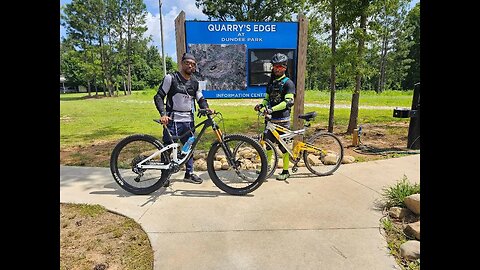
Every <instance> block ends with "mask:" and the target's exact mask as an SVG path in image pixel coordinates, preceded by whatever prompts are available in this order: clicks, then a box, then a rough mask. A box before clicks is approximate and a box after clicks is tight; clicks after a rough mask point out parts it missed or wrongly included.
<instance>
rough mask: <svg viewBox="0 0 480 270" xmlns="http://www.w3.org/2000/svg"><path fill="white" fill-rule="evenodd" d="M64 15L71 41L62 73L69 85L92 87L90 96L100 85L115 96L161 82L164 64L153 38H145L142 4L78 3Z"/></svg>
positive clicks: (135, 0) (129, 0)
mask: <svg viewBox="0 0 480 270" xmlns="http://www.w3.org/2000/svg"><path fill="white" fill-rule="evenodd" d="M62 11H63V14H62V15H61V19H62V25H63V26H64V27H65V28H66V32H67V38H65V39H64V40H62V42H61V44H63V46H61V52H60V54H61V68H62V70H61V72H62V74H64V75H65V77H66V78H67V80H68V81H69V82H71V83H73V84H76V85H88V91H89V93H90V88H91V86H94V87H95V88H97V87H99V88H100V89H102V90H103V91H104V94H105V95H109V96H112V95H114V94H117V95H118V93H119V89H123V91H124V93H125V94H129V93H130V92H131V90H139V89H144V88H146V87H152V88H153V87H156V86H157V85H158V84H159V83H160V80H161V79H162V78H163V72H162V73H159V72H158V70H162V61H160V57H159V55H158V51H157V50H156V48H154V47H153V46H152V47H148V43H149V42H150V41H151V37H144V33H145V31H146V30H147V28H146V26H145V20H146V14H147V13H146V6H145V4H144V2H143V1H142V0H72V2H71V3H69V4H66V5H65V7H64V8H63V10H62ZM154 51H155V52H156V54H157V57H154V56H153V54H154ZM170 62H172V60H171V59H170ZM155 76H159V77H158V78H155Z"/></svg>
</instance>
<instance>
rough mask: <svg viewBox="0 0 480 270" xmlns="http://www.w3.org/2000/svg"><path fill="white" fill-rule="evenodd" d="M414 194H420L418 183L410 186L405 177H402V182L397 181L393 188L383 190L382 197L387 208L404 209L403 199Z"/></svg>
mask: <svg viewBox="0 0 480 270" xmlns="http://www.w3.org/2000/svg"><path fill="white" fill-rule="evenodd" d="M416 193H420V185H419V184H418V183H415V184H411V183H410V182H408V180H407V176H405V175H404V176H403V178H402V180H399V181H397V183H396V184H395V185H394V186H392V187H388V188H383V193H382V196H383V198H384V201H385V206H386V207H387V208H390V207H393V206H398V207H406V206H405V204H404V203H403V200H404V199H405V197H407V196H410V195H412V194H416Z"/></svg>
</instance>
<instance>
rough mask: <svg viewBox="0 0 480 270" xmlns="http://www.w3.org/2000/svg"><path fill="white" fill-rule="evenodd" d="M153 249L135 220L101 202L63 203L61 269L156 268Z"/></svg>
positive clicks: (61, 212)
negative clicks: (99, 203)
mask: <svg viewBox="0 0 480 270" xmlns="http://www.w3.org/2000/svg"><path fill="white" fill-rule="evenodd" d="M152 268H153V250H152V247H151V245H150V240H149V239H148V237H147V234H146V233H145V232H144V231H143V230H142V228H141V227H140V225H138V224H137V223H136V222H135V221H134V220H132V219H130V218H127V217H125V216H122V215H117V214H115V213H112V212H109V211H107V210H106V209H105V208H103V207H102V206H99V205H85V204H63V203H61V204H60V269H62V270H63V269H71V270H75V269H112V270H113V269H152Z"/></svg>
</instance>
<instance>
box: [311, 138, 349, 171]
mask: <svg viewBox="0 0 480 270" xmlns="http://www.w3.org/2000/svg"><path fill="white" fill-rule="evenodd" d="M306 141H307V143H309V144H311V145H313V146H315V147H318V148H320V149H322V151H307V150H305V151H304V152H303V161H304V162H305V166H306V167H307V169H308V170H309V171H310V172H312V173H313V174H316V175H318V176H325V175H331V174H333V173H334V172H335V171H336V170H337V169H338V167H340V164H341V163H342V160H343V145H342V142H341V141H340V139H339V138H338V137H337V136H335V135H334V134H332V133H329V132H320V133H316V134H314V135H313V136H311V137H310V138H308V139H307V140H306Z"/></svg>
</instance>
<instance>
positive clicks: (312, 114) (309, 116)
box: [298, 112, 317, 122]
mask: <svg viewBox="0 0 480 270" xmlns="http://www.w3.org/2000/svg"><path fill="white" fill-rule="evenodd" d="M315 116H317V112H309V113H306V114H300V115H299V116H298V118H300V119H305V121H307V122H308V121H310V120H312V118H315Z"/></svg>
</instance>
